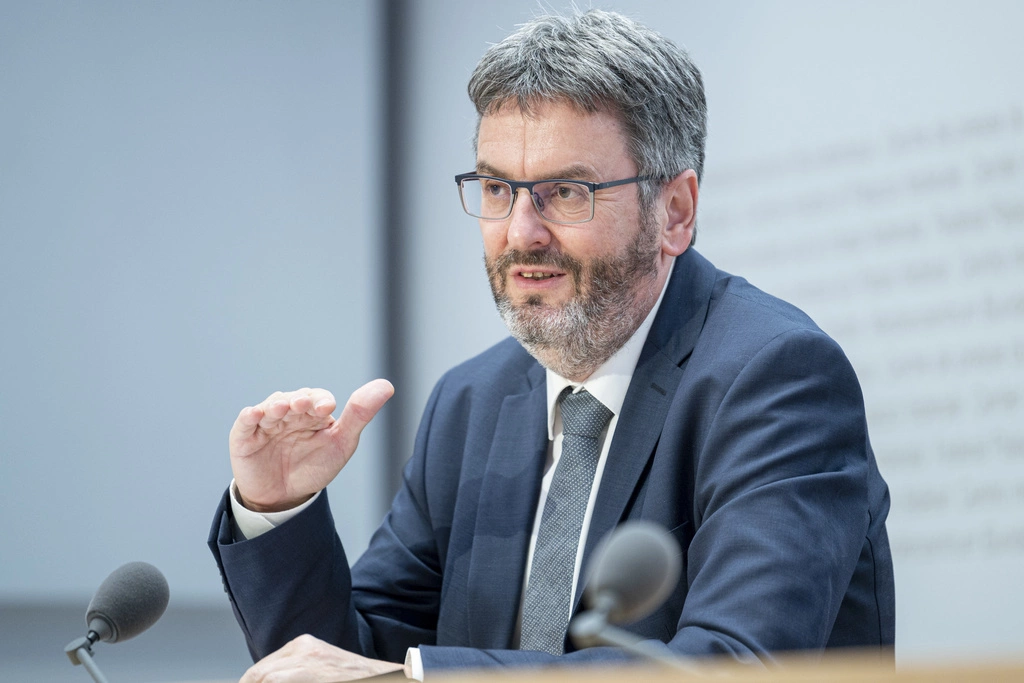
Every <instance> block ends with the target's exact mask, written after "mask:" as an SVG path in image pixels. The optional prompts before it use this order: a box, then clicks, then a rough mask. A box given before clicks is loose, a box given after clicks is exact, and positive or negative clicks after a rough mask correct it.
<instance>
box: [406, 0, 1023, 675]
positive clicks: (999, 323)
mask: <svg viewBox="0 0 1024 683" xmlns="http://www.w3.org/2000/svg"><path fill="white" fill-rule="evenodd" d="M567 4H568V3H555V4H554V7H555V8H556V9H561V8H562V7H563V6H565V5H567ZM592 5H593V6H596V7H606V8H609V9H617V10H619V11H623V12H625V13H627V14H629V15H631V16H634V17H635V18H637V19H639V20H640V21H643V22H645V23H648V24H650V25H651V26H652V27H654V28H656V29H658V30H659V31H661V32H663V33H665V34H666V35H667V36H669V37H671V38H672V39H674V40H676V41H677V42H678V43H680V44H682V45H685V46H686V47H687V48H688V49H689V50H690V52H691V55H692V56H693V58H694V60H695V61H696V62H697V64H698V65H699V66H700V67H701V69H702V71H703V73H704V76H705V83H706V88H707V95H708V101H709V118H710V134H709V139H708V156H707V164H706V167H705V178H704V182H703V184H702V194H701V204H700V209H699V212H698V216H699V218H698V223H699V232H698V240H697V248H698V250H700V251H701V252H702V253H704V254H705V255H706V256H708V257H709V258H711V260H712V261H714V262H715V263H716V265H718V266H719V267H720V268H723V269H725V270H728V271H732V272H736V273H738V274H741V275H744V276H746V277H748V279H750V280H752V281H753V282H754V284H756V285H758V286H760V287H762V288H763V289H766V290H767V291H769V292H771V293H774V294H777V295H779V296H782V297H783V298H786V299H789V300H791V301H793V302H794V303H796V304H798V305H800V306H802V307H803V308H805V309H806V310H807V311H808V312H809V313H810V314H811V315H812V316H813V317H815V318H816V319H817V320H818V322H819V323H820V324H821V325H822V327H823V328H824V329H825V330H826V331H828V332H830V333H831V334H832V335H833V336H835V337H836V339H837V340H838V341H839V342H840V343H841V344H842V345H843V346H844V347H845V348H846V349H847V351H848V353H849V355H850V357H851V359H852V361H853V363H854V365H855V367H856V368H857V369H858V372H859V374H860V377H861V380H862V384H863V387H864V391H865V397H866V404H867V408H868V418H869V424H870V427H871V433H872V437H873V442H874V446H875V451H876V453H877V457H878V460H879V463H880V466H881V468H882V472H883V474H884V475H885V476H886V477H887V479H888V481H889V483H890V486H891V489H892V499H893V508H892V514H891V517H890V524H889V529H890V534H891V538H892V544H893V550H894V556H895V561H896V579H897V611H898V612H897V643H898V645H897V647H898V651H899V654H900V657H901V658H902V659H907V658H913V657H918V656H929V657H930V656H952V655H957V654H972V655H977V654H989V653H1007V652H1016V653H1018V654H1019V653H1021V652H1024V651H1022V650H1021V643H1020V637H1019V634H1020V633H1021V632H1024V621H1022V619H1024V617H1022V616H1021V615H1024V591H1022V590H1021V589H1020V587H1019V577H1020V576H1024V431H1022V430H1024V428H1022V427H1021V425H1022V424H1024V420H1022V419H1021V418H1022V417H1024V390H1022V389H1021V387H1022V386H1024V229H1022V228H1024V225H1022V220H1024V211H1022V209H1024V205H1022V204H1021V197H1024V99H1022V95H1021V89H1020V82H1019V81H1020V73H1019V71H1020V70H1019V68H1018V66H1019V65H1020V64H1021V63H1024V48H1022V47H1021V46H1022V43H1021V41H1020V40H1019V39H1018V38H1017V36H1016V33H1017V28H1019V26H1021V25H1022V20H1024V9H1022V6H1021V5H1019V4H1018V3H1013V2H982V3H975V4H972V5H969V6H967V5H963V4H961V3H952V2H932V3H918V2H880V1H876V2H867V3H856V4H854V3H841V4H840V3H817V2H770V3H769V2H766V3H743V2H718V3H696V2H667V1H666V2H653V1H651V2H616V3H612V2H594V3H592ZM537 11H538V10H537V7H536V5H535V4H534V3H522V4H512V5H508V4H506V5H502V6H493V5H488V6H487V7H486V8H483V7H481V6H480V5H478V4H474V3H470V2H461V1H460V2H450V3H446V4H445V7H444V11H439V10H438V8H437V7H436V6H435V5H430V4H426V3H424V4H420V5H416V6H415V8H414V12H415V15H416V17H415V25H416V26H417V27H418V28H419V31H418V33H417V34H416V36H415V39H414V41H413V45H412V47H411V50H412V53H413V54H414V55H415V58H414V59H413V60H411V61H412V62H413V64H414V74H413V78H411V81H412V82H413V83H414V84H416V85H415V86H414V88H413V90H412V92H411V94H410V96H411V97H412V103H413V105H412V106H413V109H414V111H416V112H417V114H418V118H417V120H416V121H415V122H414V125H415V131H416V133H415V139H416V140H417V144H416V145H415V146H414V148H413V149H412V150H411V153H412V158H411V163H412V168H413V175H414V176H415V177H418V178H421V179H422V180H421V182H419V183H417V184H416V185H415V186H414V187H413V188H412V190H413V193H414V194H413V196H412V198H411V201H410V205H411V206H414V207H416V210H417V212H418V213H417V215H418V216H419V217H420V218H419V220H417V221H416V228H415V231H414V232H413V233H411V235H410V244H411V250H412V251H411V253H413V254H415V255H416V256H415V259H414V260H413V262H412V268H411V273H410V275H409V276H408V277H409V279H410V280H411V281H413V282H415V283H416V287H415V289H413V290H412V291H411V296H412V297H413V303H412V305H411V306H410V309H411V310H412V311H414V314H413V318H412V322H411V323H410V330H411V331H412V333H411V335H410V337H411V338H410V347H409V355H410V357H412V358H414V359H415V360H414V362H411V363H410V367H412V368H415V369H416V374H415V376H414V377H413V378H411V379H412V385H413V386H412V389H413V392H412V398H411V399H410V400H411V401H413V402H414V403H416V404H417V406H422V403H423V401H424V399H425V396H426V394H427V393H428V392H429V389H430V387H431V385H432V384H433V383H434V382H435V381H436V380H437V378H438V377H439V376H440V374H441V373H442V372H443V371H444V370H445V369H446V368H448V367H450V366H451V365H453V364H454V363H457V362H459V361H461V360H463V359H465V358H467V357H469V356H471V355H473V354H475V353H478V352H479V351H481V350H483V349H484V348H486V347H487V346H489V345H490V344H492V343H494V342H496V341H497V340H499V339H501V338H502V337H504V336H505V330H504V328H503V326H502V324H501V322H500V320H499V319H498V317H497V315H496V314H495V312H494V310H493V305H492V303H491V301H490V295H489V292H488V289H487V285H486V282H485V278H484V273H483V267H482V260H481V246H480V238H479V236H478V232H477V226H476V224H475V221H473V220H472V219H470V218H468V217H467V216H465V215H464V214H463V213H462V210H461V208H460V206H459V203H458V196H457V192H456V188H455V187H454V183H453V182H452V180H451V176H452V175H454V174H455V173H459V172H463V171H467V170H470V169H471V168H472V166H473V154H472V147H471V142H472V136H473V128H474V125H475V118H476V117H475V112H474V111H473V109H472V107H471V105H470V104H469V102H468V99H467V97H466V95H465V86H466V81H467V79H468V77H469V75H470V73H471V71H472V69H473V67H474V65H475V63H476V61H477V60H478V59H479V57H480V55H482V54H483V52H484V51H485V50H486V48H487V46H488V45H489V44H491V43H493V42H495V41H498V40H500V39H501V38H503V37H504V36H505V35H506V34H507V33H508V32H509V31H511V30H512V29H513V28H514V27H515V25H516V24H518V23H521V22H523V21H525V20H528V19H529V18H530V17H531V16H532V15H534V14H535V13H536V12H537ZM1015 577H1016V578H1015Z"/></svg>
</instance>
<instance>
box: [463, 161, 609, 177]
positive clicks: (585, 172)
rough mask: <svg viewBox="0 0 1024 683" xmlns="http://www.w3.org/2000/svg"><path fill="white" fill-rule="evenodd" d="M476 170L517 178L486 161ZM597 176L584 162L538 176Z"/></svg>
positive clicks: (479, 164)
mask: <svg viewBox="0 0 1024 683" xmlns="http://www.w3.org/2000/svg"><path fill="white" fill-rule="evenodd" d="M476 172H477V173H481V174H483V175H492V176H496V177H498V178H507V179H509V180H515V178H509V177H508V176H507V175H505V174H503V173H502V172H501V170H499V169H497V168H495V167H494V166H491V165H490V164H488V163H487V162H486V161H478V162H477V164H476ZM594 177H595V175H594V171H593V169H592V168H590V167H588V166H585V165H584V164H573V165H571V166H566V167H565V168H561V169H559V170H557V171H555V172H554V173H551V174H548V175H547V176H545V177H544V178H538V180H548V179H565V180H593V179H594Z"/></svg>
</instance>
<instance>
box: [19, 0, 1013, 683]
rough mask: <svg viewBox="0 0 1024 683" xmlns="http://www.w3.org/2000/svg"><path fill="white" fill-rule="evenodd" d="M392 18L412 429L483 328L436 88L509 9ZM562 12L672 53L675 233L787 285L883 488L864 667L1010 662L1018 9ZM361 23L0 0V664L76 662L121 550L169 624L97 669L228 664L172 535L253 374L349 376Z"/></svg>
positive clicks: (162, 674) (365, 197)
mask: <svg viewBox="0 0 1024 683" xmlns="http://www.w3.org/2000/svg"><path fill="white" fill-rule="evenodd" d="M410 5H411V7H409V8H408V11H409V17H408V19H409V23H408V26H409V27H410V28H409V30H410V32H411V36H410V38H411V40H410V41H409V43H408V45H407V46H406V49H407V58H408V65H409V69H410V71H409V73H408V77H407V79H406V82H407V83H409V84H410V85H409V88H408V91H407V92H406V93H405V94H404V95H405V97H406V98H407V101H406V102H405V104H406V109H407V111H408V112H410V121H409V125H410V129H409V132H408V139H409V140H410V141H411V142H410V144H409V146H408V149H406V150H404V153H405V157H406V158H405V165H404V168H405V169H406V178H408V179H411V180H412V182H406V183H405V184H404V185H403V188H402V191H401V192H400V193H399V196H400V197H401V198H402V200H403V201H406V202H407V207H406V210H407V212H408V215H410V216H412V220H410V221H409V224H408V225H406V226H402V230H403V231H404V243H405V248H406V250H407V253H408V254H409V258H408V263H409V268H408V271H407V272H404V273H402V274H401V278H402V281H403V283H404V285H405V296H406V297H407V305H406V306H405V310H408V311H410V317H409V319H408V321H407V329H408V335H407V337H406V338H404V339H400V340H398V341H399V343H400V344H401V345H402V347H404V349H405V351H406V356H407V358H408V363H407V366H406V367H408V368H410V369H412V373H411V375H410V376H408V377H404V378H402V382H401V383H400V384H399V386H398V391H399V394H398V396H396V400H400V401H403V402H404V404H403V405H404V406H405V407H406V410H405V414H406V415H410V416H416V415H418V413H419V410H420V409H421V408H422V405H423V402H424V400H425V397H426V394H427V393H428V392H429V389H430V387H431V385H432V384H433V382H434V381H435V380H436V379H437V377H438V376H439V375H440V374H441V373H442V372H443V371H444V370H445V369H447V368H448V367H450V366H451V365H453V364H454V363H456V362H459V361H461V360H463V359H465V358H466V357H468V356H470V355H473V354H475V353H477V352H479V351H481V350H482V349H484V348H486V347H487V346H488V345H489V344H491V343H493V342H495V341H497V340H498V339H500V338H501V337H503V336H504V329H503V327H502V325H501V323H500V321H499V319H498V318H497V315H496V314H495V313H494V312H493V306H492V304H491V302H490V300H489V294H488V292H487V288H486V285H485V282H484V279H483V276H482V266H481V257H480V251H481V249H480V241H479V237H478V235H477V231H476V226H475V223H474V222H473V221H472V219H469V218H468V217H466V216H465V215H464V214H462V212H461V209H460V208H459V206H458V200H457V194H456V192H455V188H454V183H453V182H452V180H451V177H452V175H454V174H455V173H457V172H461V171H465V170H469V169H470V168H471V166H472V162H473V157H472V151H471V147H470V142H471V138H472V132H473V125H474V122H475V115H474V112H473V111H472V108H471V106H470V105H469V103H468V101H467V100H466V97H465V83H466V79H467V78H468V76H469V73H470V72H471V70H472V68H473V66H474V65H475V63H476V60H477V59H478V58H479V56H480V54H481V53H482V52H483V50H484V49H486V46H487V45H488V44H490V43H491V42H495V41H497V40H500V39H501V38H502V37H503V36H504V35H505V34H507V32H508V31H509V30H511V29H512V28H514V26H515V24H517V23H519V22H521V21H523V20H525V19H527V18H529V17H530V16H531V15H532V14H533V13H535V12H536V10H537V5H536V4H534V3H506V4H505V5H500V6H494V5H488V6H486V7H482V6H481V5H479V4H478V3H470V2H463V1H460V2H454V1H453V2H433V3H430V2H424V3H410ZM595 5H596V6H602V7H611V8H616V9H619V10H621V11H625V12H626V13H628V14H630V15H632V16H635V17H636V18H638V19H640V20H641V21H644V22H646V23H648V24H650V25H651V26H653V27H654V28H656V29H658V30H660V31H662V32H663V33H665V34H666V35H668V36H669V37H671V38H673V39H675V40H677V41H678V42H680V43H681V44H684V45H686V46H687V48H688V49H689V50H690V52H691V54H692V56H693V58H694V59H695V61H696V62H697V63H698V65H700V67H701V68H702V71H703V73H704V76H705V82H706V85H707V92H708V100H709V113H710V135H709V141H708V162H707V167H706V177H705V182H704V184H703V187H702V195H701V203H700V211H699V221H700V231H699V238H698V249H699V250H700V251H701V252H702V253H704V254H705V255H706V256H708V257H710V258H711V259H712V260H713V261H714V262H715V263H716V264H717V265H718V266H719V267H721V268H724V269H726V270H730V271H733V272H737V273H740V274H743V275H745V276H747V277H748V278H749V279H751V280H752V281H753V282H754V283H755V284H757V285H759V286H761V287H763V288H764V289H767V290H768V291H770V292H773V293H776V294H779V295H782V296H784V297H785V298H788V299H790V300H792V301H794V302H795V303H797V304H798V305H801V306H803V307H804V308H805V309H807V310H808V311H809V312H810V313H811V314H812V315H813V316H814V317H815V318H816V319H817V320H818V321H819V322H820V323H821V324H822V326H823V327H824V328H825V329H826V331H829V332H831V333H832V334H833V335H834V336H836V338H837V339H838V340H839V341H840V343H842V344H843V345H844V347H845V348H846V349H847V351H848V352H849V354H850V356H851V358H852V360H853V362H854V365H855V367H857V368H858V371H859V373H860V375H861V378H862V381H863V384H864V389H865V396H866V402H867V405H868V410H869V423H870V425H871V429H872V436H873V441H874V444H875V449H876V452H877V455H878V459H879V463H880V466H881V468H882V471H883V474H884V475H886V477H887V479H888V481H889V482H890V485H891V488H892V495H893V513H892V516H891V523H890V534H891V535H892V539H893V547H894V555H895V560H896V571H897V638H898V641H897V642H898V645H897V647H898V650H897V651H898V654H899V657H900V660H901V661H912V660H915V659H920V658H932V657H940V658H943V657H960V656H975V657H976V656H989V655H1008V654H1011V655H1012V654H1016V655H1017V656H1022V655H1024V643H1022V639H1021V636H1020V634H1021V633H1024V621H1022V619H1024V617H1022V616H1021V615H1022V614H1024V591H1022V589H1021V588H1020V587H1019V579H1020V577H1021V576H1024V530H1022V529H1021V526H1020V525H1021V520H1024V453H1022V443H1024V434H1022V432H1021V427H1020V423H1021V417H1022V408H1021V405H1022V400H1024V397H1022V396H1021V393H1020V389H1019V387H1020V386H1022V381H1021V380H1022V379H1024V304H1022V301H1024V276H1022V275H1021V273H1022V272H1024V268H1022V266H1024V242H1022V237H1021V235H1024V230H1022V228H1024V225H1022V224H1021V220H1022V219H1021V216H1022V214H1024V211H1022V210H1021V197H1022V196H1024V194H1022V192H1021V190H1024V114H1022V108H1024V100H1022V96H1021V90H1020V76H1019V66H1020V64H1022V63H1024V49H1022V48H1021V47H1020V41H1019V40H1018V39H1017V37H1016V28H1017V27H1019V26H1021V25H1024V22H1022V20H1024V10H1022V8H1021V6H1020V5H1018V4H1017V3H1014V2H987V3H975V4H972V5H971V6H970V7H969V8H968V7H965V6H963V5H962V4H960V3H952V2H949V3H928V4H924V3H911V2H868V3H849V4H842V5H840V4H824V3H815V2H775V3H737V2H720V3H713V4H709V3H696V2H620V3H595ZM556 7H559V5H556ZM382 15H383V12H382V9H381V8H380V7H379V6H378V5H377V4H376V3H372V2H344V3H342V2H338V3H311V2H303V3H290V4H284V3H278V4H270V3H263V4H258V5H252V4H245V5H242V4H233V3H226V2H223V3H222V2H218V3H199V2H194V3H188V2H178V3H164V4H156V3H146V4H135V3H128V2H94V3H88V4H86V3H72V2H51V3H17V2H13V1H11V0H0V321H2V323H0V324H2V329H3V332H4V333H3V335H0V501H2V502H0V505H2V506H3V508H2V509H3V511H4V515H3V519H4V524H3V525H2V526H0V549H2V550H0V605H3V606H0V631H2V634H4V635H5V637H4V638H2V639H0V642H3V643H4V646H3V647H5V648H6V649H4V650H2V651H0V678H5V677H8V678H12V680H13V679H16V678H17V675H18V674H24V673H25V672H29V671H30V672H32V676H33V677H34V678H33V680H83V677H84V676H85V672H84V671H80V670H78V671H76V670H73V669H72V668H71V667H70V666H69V665H68V664H67V663H66V662H64V661H62V658H63V654H61V653H60V648H61V647H62V646H63V645H64V644H65V643H66V642H67V641H69V640H71V639H72V638H74V637H76V636H77V635H79V630H80V629H81V626H82V624H81V621H80V620H81V614H82V613H83V612H84V607H85V604H86V603H87V602H88V599H89V596H90V595H91V593H92V591H93V590H94V589H95V587H96V585H97V584H98V583H99V582H100V581H101V580H102V579H103V577H104V576H106V574H107V573H108V572H109V571H110V570H111V569H113V568H114V567H116V566H118V565H119V564H121V563H123V562H125V561H129V560H135V559H143V560H147V561H150V562H153V563H154V564H156V565H157V566H159V567H161V568H162V569H163V571H164V572H165V573H166V574H167V577H168V580H169V582H170V584H171V590H172V596H173V597H172V604H171V613H170V614H169V615H168V617H167V618H165V620H164V621H162V622H161V623H160V624H158V625H157V626H156V627H154V629H153V631H151V632H150V633H147V634H145V635H143V636H141V637H140V638H139V639H138V640H137V641H133V642H131V643H127V644H124V645H118V646H117V647H116V649H115V648H110V647H107V648H106V649H104V650H103V651H102V653H101V655H100V656H101V657H102V660H101V664H103V665H105V666H112V667H116V665H117V664H118V663H119V662H120V663H124V662H126V661H129V660H131V661H134V662H136V664H134V665H133V666H134V667H135V668H133V669H129V670H130V671H133V673H134V676H135V678H136V679H137V680H167V679H170V678H182V677H191V678H199V677H202V676H218V675H224V676H232V675H234V676H237V675H239V674H240V673H241V671H242V670H244V667H245V659H246V654H245V651H244V646H243V645H242V642H241V638H240V636H239V635H238V634H237V631H235V630H234V627H233V626H232V625H231V623H230V622H231V618H230V615H229V614H227V608H226V602H225V598H224V596H223V593H222V592H221V588H220V583H219V580H218V577H217V574H216V568H215V567H214V564H213V562H212V559H211V558H210V556H209V553H208V551H207V549H206V548H205V544H204V540H205V535H206V531H207V529H208V526H209V523H210V517H211V513H212V509H213V506H214V505H215V504H216V501H217V498H218V497H219V495H220V494H221V493H222V491H223V488H224V486H225V485H226V483H227V481H228V479H229V478H230V468H229V467H228V463H227V455H226V448H225V446H226V434H227V429H228V427H229V426H230V424H231V422H232V420H233V419H234V416H235V414H236V413H237V411H238V410H239V409H240V408H241V407H242V406H244V405H247V404H250V403H252V402H255V401H258V400H260V399H261V398H262V397H263V396H265V395H266V394H267V393H269V392H271V391H273V390H275V389H279V388H282V389H284V388H295V387H299V386H304V385H321V386H326V387H328V388H330V389H332V390H333V391H335V392H336V393H337V394H338V395H339V399H341V400H344V397H345V396H346V395H347V393H348V392H349V391H350V390H351V389H352V388H354V387H355V386H357V385H358V384H360V383H362V382H363V381H365V380H367V379H370V378H372V377H375V376H378V375H379V374H381V373H382V372H384V371H385V368H384V367H383V365H382V358H381V354H380V351H379V349H381V347H382V342H383V339H382V337H381V335H382V329H383V325H382V317H383V311H382V308H383V300H382V295H381V289H382V288H381V282H382V280H381V277H382V272H386V269H385V268H383V267H382V264H386V262H387V260H388V254H386V253H384V249H383V247H382V242H381V240H380V237H379V236H380V234H381V232H382V226H380V225H379V224H378V223H379V220H378V215H379V209H378V202H379V201H380V197H381V194H380V189H381V188H380V182H379V177H380V170H381V169H380V168H379V165H378V164H379V159H380V150H381V148H382V139H381V137H380V134H381V130H380V121H381V113H382V112H381V111H380V109H379V101H380V96H381V74H382V66H381V62H380V54H381V49H382V47H383V46H382V45H381V43H380V38H379V36H380V30H379V23H380V21H381V18H382ZM390 189H394V188H390ZM907 320H909V321H911V322H910V323H907V322H905V321H907ZM393 379H394V378H393ZM409 422H410V423H409V424H406V425H401V429H402V430H403V432H404V433H405V434H406V438H407V439H411V433H412V431H413V430H414V429H415V420H414V419H413V420H410V421H409ZM382 437H383V435H382V434H380V433H379V429H378V428H376V427H375V426H371V427H370V429H369V430H368V432H367V434H366V436H365V437H364V439H363V443H362V445H361V447H360V452H359V454H358V456H357V458H355V459H354V460H353V461H352V463H351V464H350V465H349V466H348V467H347V468H346V470H345V472H344V475H343V476H342V477H339V479H338V481H337V482H336V483H335V484H334V485H332V492H331V496H332V501H333V507H334V509H335V514H336V518H337V520H338V529H339V533H340V534H341V536H342V539H343V540H344V541H345V543H346V546H347V547H348V548H349V549H350V551H351V554H352V556H353V557H354V556H356V555H357V554H358V552H360V551H361V550H362V548H364V547H365V544H366V541H367V539H368V537H369V534H370V533H371V532H372V529H373V528H374V527H375V526H376V524H377V522H378V521H379V518H380V515H381V514H382V511H383V509H384V508H385V507H386V503H387V499H388V496H389V494H388V493H386V492H385V491H384V490H383V489H384V488H385V487H384V486H383V485H382V483H381V482H382V481H383V480H384V479H383V477H382V476H381V475H382V472H381V466H380V463H381V462H382V458H383V453H382V443H383V438H382ZM31 614H39V615H43V616H40V618H39V619H38V620H37V624H36V627H35V630H34V631H33V630H32V629H27V630H26V629H25V628H24V627H23V623H24V620H26V619H28V616H26V615H31ZM66 614H72V615H74V616H73V619H71V618H70V617H67V616H66ZM45 615H50V616H48V617H47V616H45ZM211 644H217V647H213V646H211ZM172 649H176V650H177V652H179V653H180V654H181V655H182V656H181V657H178V658H174V657H166V656H164V657H163V658H161V657H160V655H159V653H160V652H167V651H169V650H172ZM189 655H192V656H191V657H190V656H189ZM50 657H52V658H53V659H49V658H50ZM133 658H135V659H133ZM175 659H176V660H177V661H175ZM146 661H148V662H149V664H146V665H145V666H146V667H147V668H145V669H143V668H142V667H143V666H144V665H143V662H146ZM182 662H189V664H188V665H187V666H191V667H192V668H187V666H186V667H185V668H182V667H183V664H182ZM5 666H6V667H7V671H9V672H11V673H9V674H7V673H5V669H4V667H5ZM18 667H21V668H18ZM46 667H51V669H52V671H51V669H48V668H46ZM65 669H66V670H65ZM44 670H45V671H47V672H49V673H46V674H44V673H42V672H43V671H44ZM115 670H116V669H114V670H111V671H108V673H110V674H111V676H113V671H115ZM47 676H48V677H49V678H47ZM147 676H148V677H147Z"/></svg>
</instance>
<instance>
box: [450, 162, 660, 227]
mask: <svg viewBox="0 0 1024 683" xmlns="http://www.w3.org/2000/svg"><path fill="white" fill-rule="evenodd" d="M643 180H653V177H652V176H637V177H635V178H626V179H624V180H612V181H609V182H607V183H591V182H587V181H585V180H558V179H555V180H534V181H526V182H519V181H515V180H506V179H504V178H495V177H494V176H489V175H481V174H479V173H462V174H460V175H457V176H455V182H456V183H457V184H458V186H459V196H460V197H461V198H462V208H463V209H465V210H466V213H468V214H469V215H470V216H474V217H476V218H482V219H484V220H487V221H503V220H505V219H506V218H508V217H509V216H511V215H512V207H513V206H514V205H515V203H516V197H517V196H518V195H519V190H520V189H524V190H526V191H527V192H528V193H529V195H530V198H531V199H532V200H533V205H534V206H535V207H537V212H538V213H539V214H540V215H541V216H542V217H543V218H544V219H545V220H548V221H551V222H552V223H562V224H565V225H571V224H573V223H586V222H587V221H589V220H591V219H593V218H594V193H595V192H597V191H598V190H604V189H606V188H609V187H618V186H619V185H628V184H630V183H639V182H641V181H643Z"/></svg>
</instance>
